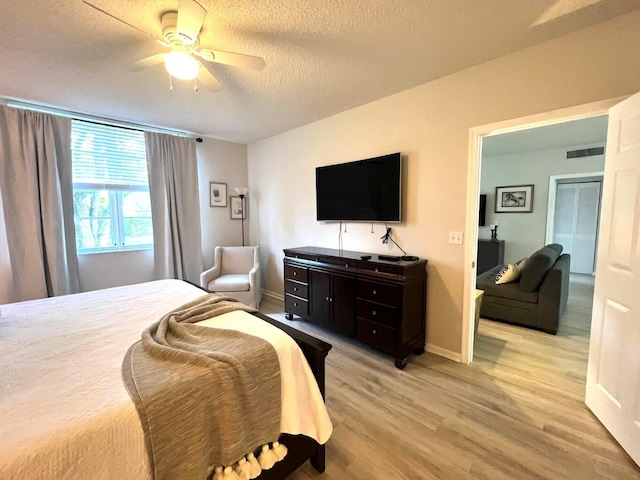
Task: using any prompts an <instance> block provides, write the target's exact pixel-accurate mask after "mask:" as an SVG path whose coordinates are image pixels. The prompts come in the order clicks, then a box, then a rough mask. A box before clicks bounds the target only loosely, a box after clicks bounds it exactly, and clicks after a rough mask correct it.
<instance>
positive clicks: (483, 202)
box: [478, 193, 487, 227]
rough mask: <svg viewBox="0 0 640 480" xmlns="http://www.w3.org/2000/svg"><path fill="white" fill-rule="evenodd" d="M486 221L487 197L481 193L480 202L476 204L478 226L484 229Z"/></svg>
mask: <svg viewBox="0 0 640 480" xmlns="http://www.w3.org/2000/svg"><path fill="white" fill-rule="evenodd" d="M486 221H487V196H486V195H485V194H484V193H483V194H481V195H480V202H479V203H478V226H480V227H484V224H485V222H486Z"/></svg>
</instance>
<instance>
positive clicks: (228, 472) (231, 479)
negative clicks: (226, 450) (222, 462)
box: [222, 467, 240, 480]
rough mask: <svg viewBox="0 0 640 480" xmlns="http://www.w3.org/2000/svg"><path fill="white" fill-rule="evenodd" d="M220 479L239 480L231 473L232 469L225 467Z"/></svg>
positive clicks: (235, 474)
mask: <svg viewBox="0 0 640 480" xmlns="http://www.w3.org/2000/svg"><path fill="white" fill-rule="evenodd" d="M222 478H223V480H240V477H238V474H237V473H236V472H234V471H233V468H232V467H225V469H224V474H223V475H222Z"/></svg>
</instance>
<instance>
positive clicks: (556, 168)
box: [478, 143, 604, 263]
mask: <svg viewBox="0 0 640 480" xmlns="http://www.w3.org/2000/svg"><path fill="white" fill-rule="evenodd" d="M601 146H603V145H602V143H594V144H584V145H571V146H567V147H563V148H556V149H550V150H538V151H535V152H525V153H518V154H510V155H497V156H492V157H489V156H487V157H485V156H483V157H482V167H481V177H482V178H481V182H480V192H479V193H484V194H486V195H487V217H486V223H485V226H484V227H478V237H479V238H490V237H491V232H490V227H489V225H491V224H492V223H495V221H496V220H497V221H498V238H499V239H500V240H504V241H505V244H504V248H505V252H504V261H505V263H513V262H515V261H517V260H519V259H521V258H523V257H528V256H529V255H530V254H531V253H532V252H534V251H536V250H538V249H539V248H540V247H542V246H543V245H544V244H545V235H546V224H547V201H548V198H549V177H551V176H552V175H561V174H568V173H587V172H598V171H603V170H604V155H594V156H592V157H581V158H569V159H568V158H567V150H578V149H582V148H592V147H601ZM507 185H534V189H533V212H531V213H495V192H496V187H499V186H507Z"/></svg>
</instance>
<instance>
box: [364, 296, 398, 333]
mask: <svg viewBox="0 0 640 480" xmlns="http://www.w3.org/2000/svg"><path fill="white" fill-rule="evenodd" d="M397 313H398V310H397V309H396V308H393V307H389V306H388V305H382V304H380V303H373V302H369V301H367V300H362V299H361V298H359V299H358V317H361V318H364V319H365V320H369V321H371V322H375V323H381V324H383V325H386V326H388V327H393V328H395V327H397V325H398V320H397Z"/></svg>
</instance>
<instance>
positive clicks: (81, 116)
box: [0, 98, 196, 137]
mask: <svg viewBox="0 0 640 480" xmlns="http://www.w3.org/2000/svg"><path fill="white" fill-rule="evenodd" d="M0 104H5V105H6V106H8V107H13V108H21V109H23V110H33V111H36V112H42V113H50V114H52V115H58V116H61V117H69V118H72V119H74V120H82V121H85V122H90V123H98V124H103V125H111V126H114V127H121V128H126V129H127V130H137V131H143V132H144V131H146V132H156V133H167V134H169V135H177V136H181V137H192V136H193V137H195V136H196V134H194V133H192V132H186V131H183V130H171V129H168V128H161V127H155V126H152V125H142V124H136V123H132V122H125V121H122V120H115V119H112V118H104V117H98V116H95V115H88V114H85V113H78V112H73V111H71V110H64V109H61V108H57V107H50V106H48V105H41V104H37V103H29V102H24V101H22V100H13V99H11V98H0Z"/></svg>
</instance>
